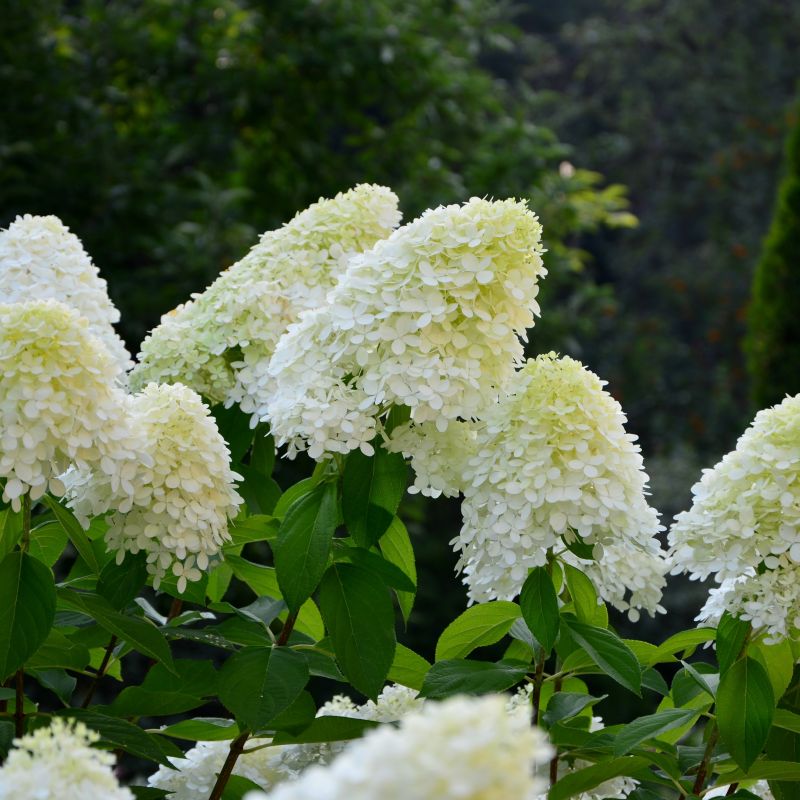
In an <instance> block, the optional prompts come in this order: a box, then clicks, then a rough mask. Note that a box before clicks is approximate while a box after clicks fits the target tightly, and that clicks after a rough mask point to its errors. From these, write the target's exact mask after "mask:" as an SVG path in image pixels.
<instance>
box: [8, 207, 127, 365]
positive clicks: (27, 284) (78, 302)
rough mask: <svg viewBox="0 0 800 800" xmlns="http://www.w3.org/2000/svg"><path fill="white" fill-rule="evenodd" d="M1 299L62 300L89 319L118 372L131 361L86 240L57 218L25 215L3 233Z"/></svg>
mask: <svg viewBox="0 0 800 800" xmlns="http://www.w3.org/2000/svg"><path fill="white" fill-rule="evenodd" d="M0 298H2V301H3V302H4V303H19V302H26V301H29V300H45V299H52V300H58V301H60V302H62V303H64V304H65V305H68V306H70V307H71V308H74V309H75V310H76V311H78V313H79V314H80V315H81V316H82V317H85V318H86V320H87V321H88V323H89V328H90V330H91V332H92V333H93V334H94V335H95V336H97V338H98V339H100V340H102V342H103V344H104V345H105V346H106V348H107V349H108V351H109V353H110V354H111V356H112V357H113V359H114V361H115V362H116V364H117V368H118V370H119V371H124V370H126V369H128V368H129V367H130V366H131V357H130V354H129V353H128V351H127V350H126V349H125V345H124V344H123V342H122V339H120V338H119V336H118V335H117V333H116V331H115V330H114V327H113V325H114V323H115V322H119V311H118V310H117V309H116V307H115V306H114V304H113V303H112V302H111V299H110V298H109V296H108V286H107V284H106V282H105V280H103V279H102V278H101V277H100V273H99V271H98V269H97V267H96V266H95V265H94V264H93V263H92V259H91V258H90V257H89V255H88V253H87V252H86V250H84V248H83V245H82V244H81V240H80V239H79V238H78V237H77V236H76V235H75V234H74V233H71V232H70V230H69V228H68V227H67V226H66V225H64V223H62V222H61V220H60V219H59V218H58V217H53V216H48V217H38V216H31V215H30V214H25V216H21V217H17V218H16V220H14V222H12V223H11V225H9V226H8V228H7V229H5V230H2V231H0Z"/></svg>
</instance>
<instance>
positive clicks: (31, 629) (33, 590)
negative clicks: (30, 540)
mask: <svg viewBox="0 0 800 800" xmlns="http://www.w3.org/2000/svg"><path fill="white" fill-rule="evenodd" d="M55 612H56V587H55V583H54V582H53V573H52V572H50V570H49V568H48V567H46V566H45V565H44V564H42V562H41V561H37V560H36V559H35V558H33V556H31V555H29V554H28V553H23V552H21V551H19V550H16V551H14V552H13V553H9V554H8V555H7V556H6V557H5V558H4V559H3V560H2V561H0V682H2V681H3V680H4V679H5V678H7V677H8V676H9V675H11V674H13V673H14V672H16V671H17V670H18V669H19V668H20V667H21V666H22V665H23V664H24V663H25V662H26V661H27V660H28V658H29V657H30V656H32V655H33V654H34V653H35V652H36V650H37V649H38V648H39V646H40V645H41V644H42V642H44V641H45V639H46V638H47V634H48V633H49V632H50V629H51V627H52V626H53V619H54V617H55Z"/></svg>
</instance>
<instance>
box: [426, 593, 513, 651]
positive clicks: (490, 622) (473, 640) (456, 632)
mask: <svg viewBox="0 0 800 800" xmlns="http://www.w3.org/2000/svg"><path fill="white" fill-rule="evenodd" d="M520 614H521V611H520V607H519V606H518V605H517V604H516V603H510V602H508V601H507V600H495V601H493V602H491V603H479V604H478V605H475V606H471V607H470V608H468V609H467V610H466V611H465V612H464V613H463V614H460V615H459V616H458V617H456V618H455V619H454V620H453V621H452V622H451V623H450V624H449V625H448V626H447V627H446V628H445V629H444V631H443V632H442V635H441V636H440V637H439V641H438V642H437V644H436V660H437V661H441V660H442V659H450V658H464V657H465V656H468V655H469V654H470V653H471V652H472V651H473V650H474V649H475V648H476V647H483V646H485V645H489V644H494V643H495V642H499V641H500V640H501V639H502V638H503V637H504V636H505V635H506V634H507V633H508V632H509V630H511V626H512V625H513V624H514V621H515V620H517V619H519V617H520Z"/></svg>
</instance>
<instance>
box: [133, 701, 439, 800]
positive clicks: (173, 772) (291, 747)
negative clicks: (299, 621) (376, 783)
mask: <svg viewBox="0 0 800 800" xmlns="http://www.w3.org/2000/svg"><path fill="white" fill-rule="evenodd" d="M422 702H423V701H422V700H421V699H418V698H417V693H416V692H415V691H413V690H412V689H407V688H406V687H404V686H397V685H392V686H387V687H385V688H384V690H383V691H382V692H381V693H380V695H379V696H378V699H377V702H373V701H372V700H370V701H368V702H367V703H364V704H363V705H357V704H356V703H354V702H353V701H352V700H351V699H350V698H349V697H345V696H344V695H338V696H336V697H334V698H333V699H332V700H329V701H328V702H327V703H325V704H324V705H323V706H322V707H321V708H320V709H319V711H318V712H317V716H318V717H322V716H335V717H350V718H354V719H365V720H371V721H373V722H396V721H398V720H400V719H402V718H403V717H404V716H406V714H408V713H410V712H411V711H413V710H416V709H418V708H420V707H421V706H422ZM269 742H270V740H269V739H263V738H261V739H258V738H257V739H250V740H249V743H248V749H252V752H245V753H243V754H242V755H241V756H240V757H239V759H238V760H237V761H236V766H235V767H234V770H233V774H234V775H241V776H242V777H244V778H248V779H249V780H251V781H253V783H256V784H258V786H260V787H261V788H262V789H264V790H265V791H268V790H270V789H274V788H275V787H276V786H277V785H278V784H279V783H282V782H283V781H290V780H294V779H295V778H297V777H298V776H299V775H300V774H301V773H302V772H304V771H305V770H306V769H307V768H308V767H310V766H312V765H314V764H327V763H329V762H330V761H331V760H332V759H333V758H334V756H336V755H338V754H339V753H341V752H342V750H344V749H345V748H346V747H347V742H346V741H342V742H326V743H323V744H288V745H272V746H270V747H261V745H265V744H269ZM228 750H229V742H198V743H197V744H196V745H195V746H194V747H192V748H191V749H189V750H188V751H187V752H186V755H185V756H184V758H170V761H171V762H172V765H173V767H174V769H170V768H168V767H161V768H160V769H159V770H158V771H157V772H155V773H153V775H151V776H150V777H149V778H148V780H147V785H148V786H152V787H155V788H157V789H164V790H166V791H168V792H170V793H171V794H170V798H171V799H172V800H195V798H197V797H207V796H208V795H209V794H210V792H211V790H212V789H213V787H214V784H215V782H216V779H217V775H218V774H219V771H220V769H221V768H222V765H223V764H224V763H225V759H226V758H227V756H228Z"/></svg>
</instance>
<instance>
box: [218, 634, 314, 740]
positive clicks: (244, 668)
mask: <svg viewBox="0 0 800 800" xmlns="http://www.w3.org/2000/svg"><path fill="white" fill-rule="evenodd" d="M307 683H308V665H307V664H306V661H305V659H304V658H303V656H302V655H301V654H300V653H297V652H295V651H294V650H290V649H289V648H288V647H272V648H269V647H245V648H244V649H243V650H240V651H239V652H238V653H235V654H234V655H232V656H231V657H230V658H229V659H228V660H227V661H226V662H225V664H224V665H223V666H222V669H221V670H220V673H219V699H220V700H221V701H222V703H223V704H224V706H225V707H226V708H227V709H228V710H229V711H230V712H231V713H232V714H233V715H234V716H235V717H236V720H237V721H238V722H239V723H240V725H241V727H242V728H246V729H247V730H252V731H254V730H259V729H261V728H265V727H267V725H268V724H269V723H270V722H271V721H272V720H274V719H275V717H277V716H278V715H279V714H280V713H281V712H283V711H285V710H286V709H287V708H289V706H290V705H291V704H292V703H293V702H294V701H295V700H296V699H297V698H298V697H299V696H300V693H301V692H302V691H303V689H304V688H305V685H306V684H307Z"/></svg>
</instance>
